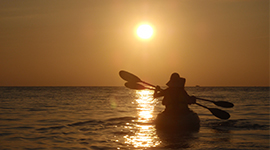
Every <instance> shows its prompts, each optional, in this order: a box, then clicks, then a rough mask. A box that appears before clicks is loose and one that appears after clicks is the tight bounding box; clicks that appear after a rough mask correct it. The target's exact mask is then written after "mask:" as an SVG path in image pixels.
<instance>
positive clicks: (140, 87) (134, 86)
mask: <svg viewBox="0 0 270 150" xmlns="http://www.w3.org/2000/svg"><path fill="white" fill-rule="evenodd" d="M125 86H126V87H127V88H130V89H134V90H145V89H147V88H146V87H145V86H143V85H141V84H138V83H133V82H126V83H125Z"/></svg>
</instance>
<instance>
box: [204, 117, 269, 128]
mask: <svg viewBox="0 0 270 150" xmlns="http://www.w3.org/2000/svg"><path fill="white" fill-rule="evenodd" d="M207 125H208V126H209V127H211V128H215V129H228V130H234V129H235V130H236V129H245V130H246V129H248V130H256V129H261V130H266V129H268V128H269V126H268V125H260V124H257V123H252V122H249V121H248V120H246V119H240V120H227V121H218V122H210V123H208V124H207Z"/></svg>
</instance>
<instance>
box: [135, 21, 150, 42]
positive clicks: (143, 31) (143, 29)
mask: <svg viewBox="0 0 270 150" xmlns="http://www.w3.org/2000/svg"><path fill="white" fill-rule="evenodd" d="M153 32H154V31H153V28H152V27H151V26H150V25H148V24H142V25H140V26H139V27H138V28H137V35H138V36H139V37H140V38H142V39H149V38H150V37H151V36H152V35H153Z"/></svg>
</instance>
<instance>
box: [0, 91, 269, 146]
mask: <svg viewBox="0 0 270 150" xmlns="http://www.w3.org/2000/svg"><path fill="white" fill-rule="evenodd" d="M186 90H187V92H188V93H189V94H190V95H194V96H197V97H201V98H206V99H211V100H216V101H219V100H223V101H230V102H233V103H234V104H235V107H234V108H220V109H223V110H225V111H227V112H229V113H230V114H231V118H230V119H229V120H220V119H218V118H216V117H214V116H213V115H212V114H211V113H210V112H209V111H208V110H207V109H204V108H202V107H200V106H197V105H194V106H191V109H193V110H194V111H195V112H197V113H198V114H199V117H200V119H201V128H200V131H199V132H198V133H192V134H184V135H180V134H166V133H158V132H157V131H156V129H155V127H154V124H153V123H152V121H153V120H154V119H155V117H156V116H157V114H158V113H160V112H161V111H162V110H163V109H164V106H162V105H161V99H153V97H152V94H153V91H147V90H145V91H135V90H129V89H127V88H124V87H0V149H6V150H8V149H10V150H17V149H23V150H24V149H25V150H29V149H41V150H42V149H59V150H62V149H64V150H67V149H70V150H76V149H78V150H81V149H82V150H88V149H192V150H194V149H195V150H204V149H210V150H211V149H213V150H214V149H224V150H226V149H228V150H229V149H242V150H257V149H262V150H264V149H269V148H270V147H269V87H196V88H195V87H187V88H186ZM198 102H199V103H201V104H203V105H205V106H208V107H211V108H213V107H214V108H218V107H217V106H215V105H214V104H212V103H209V102H204V101H198Z"/></svg>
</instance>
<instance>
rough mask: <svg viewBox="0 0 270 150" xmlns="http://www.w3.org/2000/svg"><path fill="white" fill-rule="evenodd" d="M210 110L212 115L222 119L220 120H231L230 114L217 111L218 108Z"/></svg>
mask: <svg viewBox="0 0 270 150" xmlns="http://www.w3.org/2000/svg"><path fill="white" fill-rule="evenodd" d="M208 110H210V111H211V113H212V114H213V115H214V116H216V117H218V118H220V119H229V118H230V117H231V116H230V114H229V113H228V112H226V111H224V110H221V109H217V108H208Z"/></svg>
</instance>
